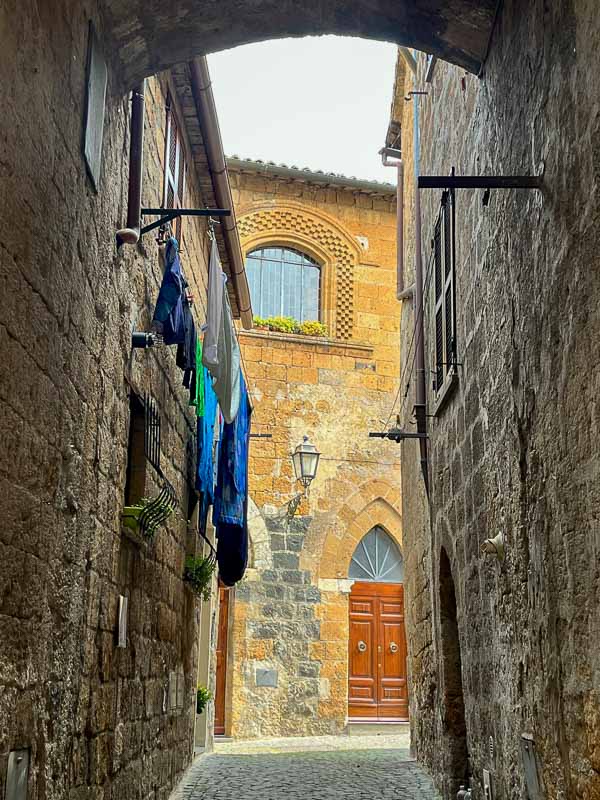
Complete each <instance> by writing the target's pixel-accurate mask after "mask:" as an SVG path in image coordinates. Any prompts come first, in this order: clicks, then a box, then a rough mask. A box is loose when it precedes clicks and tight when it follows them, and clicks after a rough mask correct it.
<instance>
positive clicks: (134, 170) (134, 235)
mask: <svg viewBox="0 0 600 800" xmlns="http://www.w3.org/2000/svg"><path fill="white" fill-rule="evenodd" d="M145 91H146V81H145V80H143V81H141V83H138V84H137V86H136V87H135V88H134V90H133V92H132V97H131V132H130V136H129V189H128V194H127V227H126V228H121V230H120V231H117V246H118V247H120V246H121V245H122V244H137V243H138V241H139V238H140V227H141V223H140V210H141V205H142V164H143V154H144V94H145Z"/></svg>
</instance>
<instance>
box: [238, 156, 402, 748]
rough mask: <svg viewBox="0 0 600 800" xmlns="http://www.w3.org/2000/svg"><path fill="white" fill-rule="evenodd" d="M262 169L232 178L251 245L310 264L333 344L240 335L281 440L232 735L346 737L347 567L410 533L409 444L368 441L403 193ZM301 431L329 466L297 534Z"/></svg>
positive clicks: (258, 519) (382, 389)
mask: <svg viewBox="0 0 600 800" xmlns="http://www.w3.org/2000/svg"><path fill="white" fill-rule="evenodd" d="M257 171H260V165H259V164H257V165H254V166H252V165H248V166H247V172H241V171H239V170H237V169H235V170H232V171H231V173H230V180H231V184H232V190H233V193H234V199H235V202H236V213H237V215H238V219H239V228H240V232H241V236H242V247H243V249H244V251H245V252H249V251H251V250H253V249H254V248H256V247H261V246H267V245H268V244H275V243H276V244H279V245H286V244H287V245H288V246H291V247H295V248H296V249H299V250H302V251H303V252H306V253H308V254H309V255H311V256H312V257H314V258H315V259H316V260H317V261H318V263H319V264H321V266H322V270H323V274H322V307H323V312H324V318H325V321H326V323H328V326H329V328H330V331H331V333H332V334H333V335H330V336H329V337H326V338H314V337H303V336H299V335H290V334H284V333H277V332H268V331H252V332H242V333H241V335H240V340H241V344H242V354H243V360H244V364H245V369H246V373H247V376H248V382H249V388H250V392H251V395H252V397H253V399H254V403H255V410H254V415H253V431H254V432H256V433H263V434H269V435H270V436H271V437H272V438H270V439H254V440H253V441H252V445H251V457H250V491H251V496H252V499H253V501H254V503H255V504H256V506H257V509H256V511H255V514H254V516H253V520H252V523H251V527H250V530H251V538H252V549H253V559H254V560H253V567H252V569H250V570H249V572H248V575H247V576H246V579H245V580H244V582H243V583H242V584H241V585H240V586H239V587H238V588H237V589H236V593H235V602H234V605H233V610H232V614H233V623H232V633H231V653H232V658H231V665H230V671H229V680H230V683H229V709H230V713H229V718H228V723H227V731H228V733H230V734H231V735H233V736H236V737H240V738H243V737H256V736H264V735H271V736H279V735H280V736H284V735H302V734H325V733H334V732H337V731H340V730H341V729H343V727H344V726H345V723H346V715H347V695H348V688H347V683H348V677H347V676H348V593H349V591H350V585H351V581H349V580H348V568H349V565H350V559H351V556H352V553H353V552H354V549H355V547H356V546H357V544H358V542H359V541H360V539H361V538H362V537H363V536H364V535H365V534H366V533H367V532H368V531H369V530H370V528H371V527H373V526H374V525H377V524H380V525H383V526H384V527H385V528H386V529H387V530H388V531H389V532H390V534H391V535H392V536H393V537H394V538H395V539H396V540H397V541H399V542H401V538H402V530H401V528H402V526H401V518H400V513H399V506H400V492H399V478H400V475H399V451H398V448H397V447H396V445H395V444H392V443H390V442H387V441H382V440H373V439H369V438H368V433H369V431H375V430H381V428H382V426H383V423H384V422H385V420H386V418H387V417H388V415H389V411H390V408H391V406H392V403H393V399H394V395H395V393H396V390H397V387H398V383H397V376H398V362H399V311H400V304H399V303H398V301H397V300H396V299H395V279H396V276H395V248H394V236H395V203H394V200H395V193H394V189H393V187H392V188H390V187H388V188H387V189H386V188H385V187H381V189H380V195H384V196H379V197H377V196H371V195H369V194H368V193H367V192H366V191H365V192H361V191H359V190H356V191H351V190H347V189H346V190H345V189H342V188H338V189H337V190H336V189H335V188H331V187H330V188H329V189H326V188H322V187H319V186H318V185H316V184H314V183H311V181H310V180H309V179H308V178H307V177H306V173H304V172H303V171H301V170H298V175H297V180H290V179H284V178H277V177H271V178H267V177H264V176H262V175H260V174H256V173H257ZM385 195H387V196H385ZM340 272H341V273H342V277H340ZM344 272H346V274H345V275H344V274H343V273H344ZM342 284H343V285H344V290H343V291H340V285H342ZM304 434H308V435H309V436H310V438H311V441H313V442H314V443H315V445H316V446H317V447H318V449H319V450H320V451H321V453H322V455H321V461H320V465H319V470H318V473H317V477H316V479H315V481H314V482H313V484H312V485H311V488H310V497H309V500H308V501H303V502H302V505H301V507H300V510H299V517H298V518H296V520H295V521H294V523H293V524H292V526H291V528H290V531H289V532H286V530H285V525H284V521H283V520H282V519H281V509H282V507H284V505H285V504H286V503H287V501H288V500H289V499H290V498H291V497H292V496H293V495H294V494H295V492H296V491H297V490H298V488H297V487H298V485H297V484H295V481H294V479H293V475H292V463H291V458H290V455H291V452H292V451H293V449H294V448H295V446H296V445H297V444H298V443H299V442H300V441H301V440H302V436H303V435H304ZM277 508H279V509H280V511H279V516H278V515H277V513H276V510H277ZM275 681H276V682H277V685H276V686H271V685H264V684H265V682H266V684H269V683H273V682H275Z"/></svg>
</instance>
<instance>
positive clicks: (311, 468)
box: [286, 436, 321, 519]
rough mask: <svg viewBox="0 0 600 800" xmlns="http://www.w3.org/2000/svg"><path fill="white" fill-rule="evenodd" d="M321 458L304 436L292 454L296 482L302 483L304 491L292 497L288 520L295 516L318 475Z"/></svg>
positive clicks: (288, 506)
mask: <svg viewBox="0 0 600 800" xmlns="http://www.w3.org/2000/svg"><path fill="white" fill-rule="evenodd" d="M320 456H321V454H320V453H319V451H318V450H317V448H316V447H315V446H314V444H311V443H310V441H309V440H308V436H304V438H303V440H302V442H300V444H299V445H298V446H297V447H296V449H295V450H294V452H293V453H292V464H293V465H294V473H295V475H296V480H297V481H300V483H301V484H302V487H303V491H302V492H300V493H299V494H297V495H295V496H294V497H292V499H291V500H290V501H289V503H288V505H287V513H286V516H287V517H288V519H291V518H292V517H293V516H294V514H295V513H296V511H297V510H298V507H299V506H300V503H301V502H302V498H303V497H306V494H307V492H308V487H309V486H310V484H311V483H312V482H313V480H314V478H315V475H316V474H317V469H318V467H319V458H320Z"/></svg>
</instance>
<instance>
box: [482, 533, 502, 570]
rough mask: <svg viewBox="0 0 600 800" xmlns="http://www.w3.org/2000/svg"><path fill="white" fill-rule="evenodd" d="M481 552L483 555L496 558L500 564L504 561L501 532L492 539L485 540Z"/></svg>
mask: <svg viewBox="0 0 600 800" xmlns="http://www.w3.org/2000/svg"><path fill="white" fill-rule="evenodd" d="M481 552H482V553H483V554H484V555H489V556H496V558H497V559H498V561H499V562H500V563H502V562H503V561H504V556H505V552H504V534H503V533H502V531H500V533H498V534H497V535H496V536H494V538H493V539H486V540H485V542H484V543H483V544H482V545H481Z"/></svg>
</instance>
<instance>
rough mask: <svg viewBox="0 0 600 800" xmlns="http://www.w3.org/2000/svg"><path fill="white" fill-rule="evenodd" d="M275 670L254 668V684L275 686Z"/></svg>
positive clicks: (276, 676)
mask: <svg viewBox="0 0 600 800" xmlns="http://www.w3.org/2000/svg"><path fill="white" fill-rule="evenodd" d="M277 678H278V675H277V670H276V669H257V670H256V685H257V686H270V687H271V688H273V689H275V688H277Z"/></svg>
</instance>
